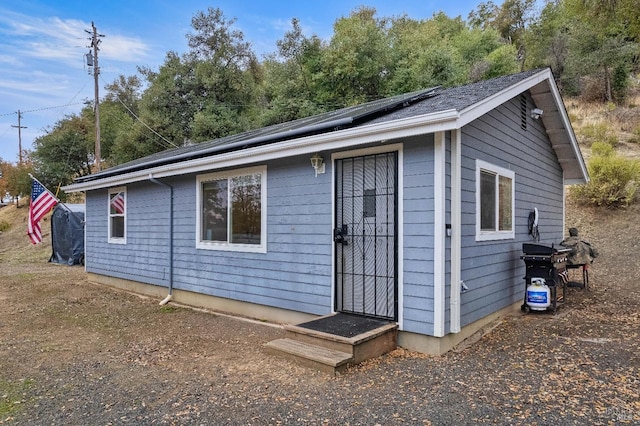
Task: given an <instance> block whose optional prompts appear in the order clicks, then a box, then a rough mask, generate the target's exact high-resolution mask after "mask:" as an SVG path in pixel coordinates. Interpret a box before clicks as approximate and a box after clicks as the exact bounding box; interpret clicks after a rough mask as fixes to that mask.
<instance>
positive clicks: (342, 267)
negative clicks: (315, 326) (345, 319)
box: [334, 152, 398, 321]
mask: <svg viewBox="0 0 640 426" xmlns="http://www.w3.org/2000/svg"><path fill="white" fill-rule="evenodd" d="M335 173H336V179H335V182H336V190H335V194H336V204H335V205H336V212H335V214H336V221H335V223H336V228H335V229H334V242H335V260H336V263H335V267H336V274H335V276H336V291H335V295H336V297H335V310H336V311H338V312H346V313H352V314H357V315H364V316H368V317H375V318H381V319H387V320H394V321H395V320H397V319H398V318H397V305H398V301H397V263H398V260H397V251H398V250H397V248H398V247H397V246H398V239H397V223H396V217H397V215H398V207H397V206H398V200H397V187H398V183H397V182H398V153H397V152H388V153H383V154H372V155H364V156H359V157H351V158H343V159H338V160H336V163H335Z"/></svg>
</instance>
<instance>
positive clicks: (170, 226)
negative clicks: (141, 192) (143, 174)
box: [149, 174, 173, 305]
mask: <svg viewBox="0 0 640 426" xmlns="http://www.w3.org/2000/svg"><path fill="white" fill-rule="evenodd" d="M149 181H150V182H152V183H155V184H156V185H161V186H166V187H167V188H169V194H170V197H169V199H170V201H169V294H167V297H165V298H164V299H162V301H161V302H160V305H166V304H167V303H169V301H170V300H171V298H172V297H173V186H171V185H169V184H168V183H164V182H161V181H159V180H157V179H156V178H154V177H153V175H152V174H149Z"/></svg>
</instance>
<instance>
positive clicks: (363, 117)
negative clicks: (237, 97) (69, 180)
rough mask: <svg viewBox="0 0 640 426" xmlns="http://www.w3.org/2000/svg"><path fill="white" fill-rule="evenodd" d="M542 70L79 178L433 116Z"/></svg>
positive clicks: (359, 108)
mask: <svg viewBox="0 0 640 426" xmlns="http://www.w3.org/2000/svg"><path fill="white" fill-rule="evenodd" d="M538 72H540V70H539V69H538V70H531V71H525V72H522V73H518V74H513V75H508V76H502V77H497V78H492V79H490V80H484V81H480V82H477V83H471V84H467V85H464V86H458V87H451V88H444V89H441V88H431V89H425V90H421V91H417V92H412V93H407V94H403V95H397V96H393V97H390V98H385V99H379V100H377V101H373V102H368V103H365V104H362V105H356V106H352V107H347V108H343V109H340V110H336V111H331V112H328V113H324V114H318V115H314V116H311V117H307V118H302V119H298V120H294V121H290V122H287V123H281V124H276V125H273V126H268V127H263V128H261V129H256V130H251V131H248V132H244V133H240V134H236V135H231V136H226V137H223V138H219V139H215V140H211V141H207V142H202V143H197V144H192V145H188V146H183V147H179V148H174V149H170V150H167V151H162V152H158V153H155V154H152V155H149V156H146V157H143V158H139V159H137V160H133V161H130V162H127V163H124V164H120V165H118V166H115V167H111V168H109V169H106V170H103V171H101V172H98V173H94V174H91V175H88V176H83V177H80V178H77V179H76V182H87V181H92V180H97V179H101V178H106V177H110V176H115V175H118V174H121V173H127V172H132V171H137V170H144V169H146V168H150V167H152V166H160V165H164V164H172V163H178V162H181V161H187V160H191V159H194V158H201V157H206V156H211V155H215V154H219V153H222V152H230V151H237V150H242V149H244V148H247V147H249V146H256V145H263V144H268V143H274V142H280V141H284V140H289V139H294V138H297V137H302V136H309V135H314V134H322V133H328V132H332V131H337V130H342V129H345V128H353V127H361V126H365V125H369V124H374V123H384V122H390V121H394V120H398V119H402V118H408V117H414V116H419V115H426V114H433V113H438V112H442V111H447V110H456V111H458V112H460V111H463V110H464V109H465V108H467V107H470V106H472V105H474V104H476V103H478V102H480V101H482V100H484V99H486V98H489V97H491V96H492V95H495V94H497V93H499V92H501V91H502V90H505V89H507V88H508V87H510V86H512V85H514V84H516V83H518V82H520V81H522V80H525V79H527V78H529V77H531V76H532V75H534V74H536V73H538Z"/></svg>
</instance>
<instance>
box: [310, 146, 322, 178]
mask: <svg viewBox="0 0 640 426" xmlns="http://www.w3.org/2000/svg"><path fill="white" fill-rule="evenodd" d="M311 167H313V170H315V171H316V177H318V175H319V174H322V173H324V159H323V158H322V157H321V156H320V154H318V153H317V152H316V153H315V154H313V156H312V157H311Z"/></svg>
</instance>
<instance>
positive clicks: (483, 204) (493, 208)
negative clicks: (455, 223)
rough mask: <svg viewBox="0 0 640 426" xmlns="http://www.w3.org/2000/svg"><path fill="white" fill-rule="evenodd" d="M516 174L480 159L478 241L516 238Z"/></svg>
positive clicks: (477, 168) (477, 197) (478, 176)
mask: <svg viewBox="0 0 640 426" xmlns="http://www.w3.org/2000/svg"><path fill="white" fill-rule="evenodd" d="M514 180H515V173H514V172H513V171H512V170H508V169H504V168H502V167H498V166H494V165H493V164H489V163H487V162H484V161H481V160H476V206H477V207H476V241H487V240H502V239H510V238H515V232H514V226H513V222H514V199H515V186H514Z"/></svg>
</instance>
